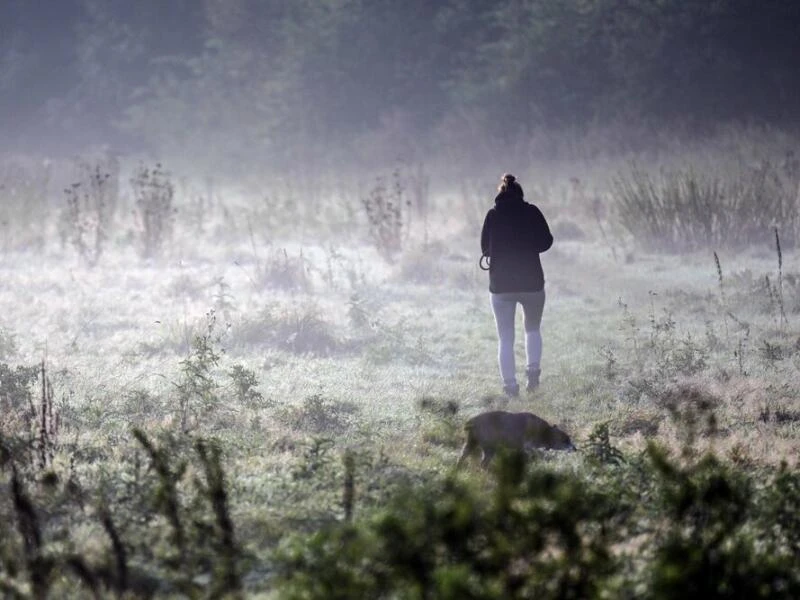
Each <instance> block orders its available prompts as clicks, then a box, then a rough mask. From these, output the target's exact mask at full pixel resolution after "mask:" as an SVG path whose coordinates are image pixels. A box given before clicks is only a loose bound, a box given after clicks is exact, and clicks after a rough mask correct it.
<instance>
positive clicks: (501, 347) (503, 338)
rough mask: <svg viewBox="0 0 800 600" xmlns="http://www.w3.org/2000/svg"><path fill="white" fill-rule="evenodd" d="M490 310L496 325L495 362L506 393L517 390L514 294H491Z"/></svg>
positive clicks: (515, 304) (513, 392)
mask: <svg viewBox="0 0 800 600" xmlns="http://www.w3.org/2000/svg"><path fill="white" fill-rule="evenodd" d="M491 299H492V312H493V313H494V321H495V324H496V325H497V338H498V344H497V362H498V363H499V365H500V376H501V377H502V378H503V389H504V390H505V391H506V393H509V394H516V393H518V392H519V385H517V376H516V373H515V371H516V366H515V364H514V313H515V311H516V308H517V300H516V294H491Z"/></svg>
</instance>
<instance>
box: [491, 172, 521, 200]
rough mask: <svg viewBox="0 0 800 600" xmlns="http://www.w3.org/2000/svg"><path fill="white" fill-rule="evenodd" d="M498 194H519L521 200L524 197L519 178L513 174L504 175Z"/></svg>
mask: <svg viewBox="0 0 800 600" xmlns="http://www.w3.org/2000/svg"><path fill="white" fill-rule="evenodd" d="M497 191H498V192H511V193H512V194H517V195H519V197H520V198H521V197H522V196H523V192H522V186H521V185H520V184H519V183H517V178H516V177H514V176H513V175H512V174H511V173H503V177H502V178H501V179H500V185H499V186H498V187H497Z"/></svg>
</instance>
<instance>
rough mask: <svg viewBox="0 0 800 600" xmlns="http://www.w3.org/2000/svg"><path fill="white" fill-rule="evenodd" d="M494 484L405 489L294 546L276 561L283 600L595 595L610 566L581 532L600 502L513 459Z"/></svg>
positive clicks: (599, 544) (592, 533)
mask: <svg viewBox="0 0 800 600" xmlns="http://www.w3.org/2000/svg"><path fill="white" fill-rule="evenodd" d="M499 478H500V480H499V481H498V483H497V484H496V486H494V489H493V490H492V491H491V492H490V493H488V494H482V493H480V492H479V491H478V490H477V489H476V488H475V487H474V486H471V485H468V484H466V483H465V482H462V481H459V480H457V479H454V478H449V477H448V478H446V479H444V480H442V481H437V482H434V483H432V484H429V485H427V486H424V487H423V488H418V489H406V490H404V491H403V493H400V494H398V495H397V496H395V498H394V499H393V501H392V502H391V504H390V505H389V506H388V507H387V508H386V509H385V510H382V511H379V512H378V513H377V514H375V515H374V516H373V517H371V518H369V519H367V520H365V521H363V522H361V523H359V524H357V525H355V526H353V525H348V524H337V525H331V526H330V527H327V528H324V529H322V530H321V531H320V532H318V533H316V534H314V535H312V536H310V537H307V538H302V539H296V540H293V541H292V542H291V543H289V544H286V545H285V546H284V548H283V550H282V552H281V554H280V555H279V559H280V566H281V585H280V588H279V589H280V592H281V595H282V597H287V598H322V597H327V598H352V597H372V598H390V597H402V598H467V597H469V598H509V597H537V598H569V597H574V598H588V597H594V596H595V594H597V593H598V592H599V590H600V589H602V588H603V586H604V585H605V584H606V582H607V581H608V578H609V577H610V576H611V575H612V574H613V573H614V572H615V570H616V566H615V561H614V559H613V558H612V557H611V555H610V554H609V553H608V552H607V550H606V545H607V542H608V539H607V538H606V536H605V533H604V532H603V531H602V528H594V527H590V526H588V523H589V522H590V521H591V520H592V519H593V517H594V516H595V515H597V514H598V513H599V512H600V510H599V508H598V507H600V506H601V505H603V503H602V502H598V500H600V499H599V498H597V497H595V496H593V495H592V493H591V492H590V491H588V490H586V489H585V487H584V486H583V484H581V483H580V482H579V481H577V480H573V479H571V478H569V477H567V476H563V475H560V474H558V473H555V472H551V471H532V472H529V473H525V472H524V469H523V468H522V467H521V466H520V464H517V463H515V462H514V461H513V460H510V461H507V462H504V463H503V464H502V466H501V467H500V474H499ZM556 499H557V501H555V502H554V501H553V500H556Z"/></svg>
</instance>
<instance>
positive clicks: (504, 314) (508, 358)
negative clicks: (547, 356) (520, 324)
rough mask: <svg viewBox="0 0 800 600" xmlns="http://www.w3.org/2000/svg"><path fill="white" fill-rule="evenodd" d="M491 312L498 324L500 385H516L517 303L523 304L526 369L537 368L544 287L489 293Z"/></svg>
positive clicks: (540, 347) (540, 356)
mask: <svg viewBox="0 0 800 600" xmlns="http://www.w3.org/2000/svg"><path fill="white" fill-rule="evenodd" d="M491 300H492V312H493V313H494V321H495V324H496V325H497V337H498V345H497V362H498V363H499V365H500V376H501V377H502V378H503V385H505V386H510V387H513V386H516V385H517V376H516V365H515V361H514V318H515V315H516V309H517V303H519V304H521V305H522V314H523V316H524V322H525V356H526V359H527V363H528V364H527V368H528V370H529V371H530V370H536V369H539V362H540V360H541V358H542V334H541V333H540V331H539V327H540V326H541V323H542V312H543V311H544V290H541V291H538V292H511V293H502V294H491Z"/></svg>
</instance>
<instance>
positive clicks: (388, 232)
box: [361, 171, 409, 263]
mask: <svg viewBox="0 0 800 600" xmlns="http://www.w3.org/2000/svg"><path fill="white" fill-rule="evenodd" d="M404 191H405V189H404V186H403V183H402V181H401V178H400V174H399V172H397V171H395V173H394V175H393V179H392V183H391V184H387V183H386V180H385V179H384V178H383V177H379V178H377V180H376V181H375V185H374V186H373V187H372V189H371V190H370V191H369V194H367V195H366V196H364V197H362V198H361V204H362V206H363V207H364V212H365V213H366V215H367V223H368V225H369V234H370V237H371V238H372V243H373V244H374V245H375V248H376V249H377V250H378V253H379V254H380V255H381V256H382V257H383V258H384V259H385V260H386V261H387V262H390V263H393V262H394V261H395V259H396V258H397V255H398V254H399V253H400V251H401V250H402V249H403V234H404V226H405V224H404V217H405V210H404V209H405V208H406V207H407V206H408V205H409V201H407V200H405V199H404V197H403V194H404Z"/></svg>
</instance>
